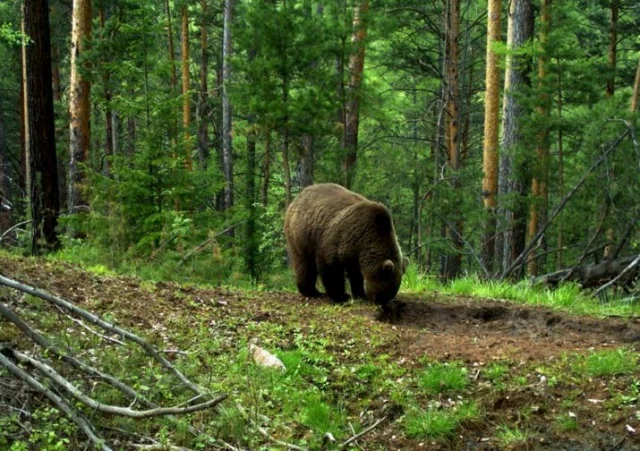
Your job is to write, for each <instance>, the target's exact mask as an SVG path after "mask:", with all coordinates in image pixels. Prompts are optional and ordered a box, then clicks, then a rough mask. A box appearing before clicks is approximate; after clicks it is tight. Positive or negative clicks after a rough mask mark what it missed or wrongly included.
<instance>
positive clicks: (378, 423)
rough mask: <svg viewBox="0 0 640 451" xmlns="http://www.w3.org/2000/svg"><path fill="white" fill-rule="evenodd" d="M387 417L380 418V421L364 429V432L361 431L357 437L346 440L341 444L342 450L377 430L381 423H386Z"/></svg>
mask: <svg viewBox="0 0 640 451" xmlns="http://www.w3.org/2000/svg"><path fill="white" fill-rule="evenodd" d="M386 419H387V417H382V418H380V419H379V420H378V421H376V422H375V423H373V424H372V425H371V426H369V427H368V428H366V429H363V430H362V431H360V432H359V433H357V434H356V435H354V436H352V437H350V438H348V439H347V440H345V441H344V442H342V443H341V444H340V448H346V447H347V446H348V445H349V444H350V443H352V442H355V441H356V440H358V439H359V438H360V437H362V436H364V435H366V434H368V433H369V432H371V431H373V430H374V429H375V428H377V427H378V426H379V425H380V424H381V423H383V422H384V421H386Z"/></svg>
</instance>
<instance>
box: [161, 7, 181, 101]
mask: <svg viewBox="0 0 640 451" xmlns="http://www.w3.org/2000/svg"><path fill="white" fill-rule="evenodd" d="M164 7H165V10H166V13H167V39H168V41H169V62H170V63H171V92H175V91H176V87H177V86H178V75H177V74H176V56H175V50H174V44H173V26H172V25H171V6H170V5H169V0H165V3H164Z"/></svg>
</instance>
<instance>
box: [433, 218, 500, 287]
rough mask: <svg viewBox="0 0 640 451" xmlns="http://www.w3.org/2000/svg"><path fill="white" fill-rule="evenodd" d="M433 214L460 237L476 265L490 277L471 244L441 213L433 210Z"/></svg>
mask: <svg viewBox="0 0 640 451" xmlns="http://www.w3.org/2000/svg"><path fill="white" fill-rule="evenodd" d="M434 213H435V215H436V216H437V217H438V218H440V220H441V221H442V222H444V223H445V224H446V225H447V227H449V230H451V231H452V232H453V233H455V234H456V236H457V237H458V238H460V240H461V241H462V242H463V243H464V245H465V246H467V248H468V249H469V251H470V252H471V255H473V258H475V259H476V261H477V262H478V265H480V268H482V271H483V272H484V275H485V277H486V278H487V279H490V278H491V274H489V270H488V269H487V267H486V266H485V265H484V263H483V262H482V259H481V258H480V257H479V256H478V254H477V253H476V251H475V250H474V249H473V246H472V245H471V244H469V242H468V241H467V240H465V239H464V237H463V236H462V235H461V234H460V233H459V232H458V231H457V230H456V228H455V227H453V226H452V225H451V224H450V223H449V221H447V220H446V219H444V218H443V217H442V215H440V214H439V213H437V212H434Z"/></svg>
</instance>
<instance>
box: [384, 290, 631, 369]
mask: <svg viewBox="0 0 640 451" xmlns="http://www.w3.org/2000/svg"><path fill="white" fill-rule="evenodd" d="M381 319H382V320H383V321H385V322H388V323H389V324H391V325H392V326H394V327H396V328H397V329H401V330H405V331H406V335H407V336H406V339H405V340H404V341H405V343H404V345H405V346H406V348H405V349H406V352H407V354H410V355H415V354H428V355H431V356H434V357H453V358H459V359H462V360H465V361H473V362H483V361H487V360H489V359H496V358H504V357H509V358H515V359H518V360H521V361H528V360H540V359H546V358H548V357H550V356H555V355H559V354H562V353H563V352H567V351H576V350H584V349H589V348H600V347H605V346H612V345H620V344H628V345H632V346H636V347H637V346H638V345H640V320H638V319H623V318H592V317H580V316H572V315H568V314H566V313H563V312H558V311H553V310H550V309H548V308H543V307H532V306H518V305H516V304H513V303H510V302H500V301H492V300H486V299H477V298H475V299H464V298H456V299H450V300H447V301H446V302H441V301H436V300H428V301H425V300H421V299H415V298H410V297H406V296H405V297H401V307H400V308H399V309H397V311H396V313H394V314H392V315H389V317H386V318H385V317H383V318H381ZM417 331H419V333H415V332H417Z"/></svg>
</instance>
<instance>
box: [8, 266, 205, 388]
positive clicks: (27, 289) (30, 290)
mask: <svg viewBox="0 0 640 451" xmlns="http://www.w3.org/2000/svg"><path fill="white" fill-rule="evenodd" d="M0 285H6V286H8V287H10V288H13V289H15V290H18V291H22V292H24V293H27V294H30V295H32V296H36V297H39V298H40V299H43V300H45V301H47V302H50V303H52V304H54V305H57V306H58V307H62V308H64V309H65V310H67V311H70V312H73V313H75V314H76V315H79V316H81V317H82V318H84V319H86V320H87V321H89V322H90V323H92V324H95V325H96V326H99V327H101V328H103V329H104V330H107V331H109V332H112V333H114V334H117V335H120V336H122V337H124V338H126V339H127V340H130V341H133V342H134V343H136V344H137V345H138V346H140V347H141V348H142V349H144V350H145V352H146V353H147V354H148V355H149V356H151V357H153V358H154V359H155V360H156V361H157V362H159V363H160V364H161V365H162V366H164V367H165V368H166V369H168V370H169V371H171V372H172V373H173V374H174V375H175V376H176V377H178V379H180V380H181V381H182V383H183V384H185V385H186V386H187V387H189V388H190V389H191V390H192V391H193V392H194V393H196V394H198V395H199V394H200V393H202V392H203V390H202V389H201V388H200V387H198V386H197V385H196V384H194V383H193V382H191V381H190V380H189V379H188V378H187V377H186V376H185V375H184V374H182V373H181V372H180V371H179V370H178V369H177V368H176V367H174V366H173V365H172V364H171V363H170V362H169V361H168V360H167V359H166V358H164V357H163V356H162V355H160V354H159V353H158V352H157V351H156V350H155V349H154V348H153V346H151V345H150V344H149V343H147V342H146V341H145V340H143V339H142V338H140V337H138V336H137V335H135V334H133V333H131V332H129V331H127V330H124V329H122V328H120V327H118V326H115V325H112V324H109V323H107V322H106V321H104V320H103V319H101V318H100V317H98V316H96V315H94V314H93V313H89V312H87V311H86V310H84V309H81V308H80V307H78V306H77V305H75V304H72V303H71V302H68V301H65V300H64V299H62V298H59V297H57V296H54V295H52V294H50V293H47V292H44V291H41V290H38V289H37V288H34V287H31V286H29V285H24V284H22V283H20V282H17V281H15V280H12V279H9V278H7V277H4V276H0Z"/></svg>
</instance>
